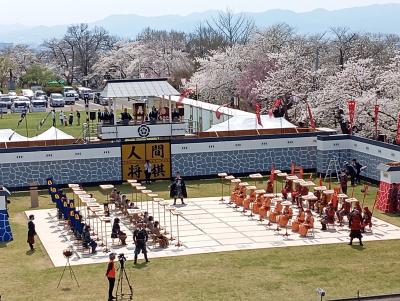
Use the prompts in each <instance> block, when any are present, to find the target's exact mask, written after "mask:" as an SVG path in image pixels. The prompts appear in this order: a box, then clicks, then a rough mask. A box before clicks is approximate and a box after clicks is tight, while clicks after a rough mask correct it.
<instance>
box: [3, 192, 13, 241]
mask: <svg viewBox="0 0 400 301" xmlns="http://www.w3.org/2000/svg"><path fill="white" fill-rule="evenodd" d="M10 195H11V194H10V192H9V191H8V190H7V189H6V188H5V187H0V242H7V241H12V240H13V235H12V232H11V227H10V223H9V221H8V214H7V197H9V196H10Z"/></svg>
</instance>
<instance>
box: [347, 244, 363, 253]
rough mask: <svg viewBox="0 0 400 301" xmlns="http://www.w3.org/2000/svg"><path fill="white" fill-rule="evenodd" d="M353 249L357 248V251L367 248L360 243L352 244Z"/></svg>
mask: <svg viewBox="0 0 400 301" xmlns="http://www.w3.org/2000/svg"><path fill="white" fill-rule="evenodd" d="M350 247H351V248H352V249H353V250H356V251H361V252H362V251H364V250H365V247H364V246H360V245H351V246H350Z"/></svg>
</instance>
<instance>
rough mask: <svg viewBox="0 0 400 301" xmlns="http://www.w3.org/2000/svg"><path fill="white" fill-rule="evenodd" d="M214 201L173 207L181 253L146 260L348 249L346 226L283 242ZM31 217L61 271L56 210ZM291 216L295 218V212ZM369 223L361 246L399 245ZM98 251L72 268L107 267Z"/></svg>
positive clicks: (396, 231)
mask: <svg viewBox="0 0 400 301" xmlns="http://www.w3.org/2000/svg"><path fill="white" fill-rule="evenodd" d="M218 200H219V198H217V197H215V198H203V199H188V200H187V206H177V208H178V210H179V211H181V212H182V214H183V217H180V218H179V234H180V241H181V243H182V246H181V247H179V248H178V247H176V246H175V243H176V240H174V241H172V242H171V245H170V246H169V247H168V248H167V249H159V248H153V247H152V246H151V244H149V258H157V257H168V256H179V255H192V254H202V253H212V252H224V251H237V250H249V249H262V248H274V247H289V246H306V245H320V244H332V243H347V242H348V240H349V230H348V227H347V226H346V225H345V226H344V227H342V228H340V227H338V226H337V225H336V226H335V229H330V230H328V231H321V230H319V228H320V223H319V221H316V223H315V226H316V229H315V233H314V237H307V238H301V237H299V235H298V234H296V233H292V232H290V231H289V234H290V236H289V237H285V236H283V235H282V234H283V233H284V231H280V233H278V232H276V231H274V229H275V228H276V225H273V226H271V227H267V226H266V222H265V221H264V222H263V223H260V222H259V221H257V220H256V219H257V218H256V217H254V218H251V217H249V216H248V215H244V214H242V213H241V212H240V211H235V210H234V209H233V208H231V207H229V206H228V205H227V204H223V203H221V202H219V201H218ZM146 209H147V208H146ZM149 212H150V214H153V216H154V217H155V220H159V221H160V222H161V225H166V226H167V230H168V231H170V228H171V226H170V225H171V224H172V234H173V236H174V237H175V236H176V235H177V225H176V217H173V218H172V220H171V221H170V219H169V213H168V211H167V214H166V219H165V221H164V213H163V211H162V209H160V216H159V214H158V208H157V206H156V204H154V210H153V209H152V206H151V203H150V204H149ZM29 214H35V223H36V231H37V233H38V235H39V238H40V239H41V241H42V243H43V245H44V247H45V248H46V250H47V253H48V254H49V256H50V258H51V260H52V262H53V264H54V265H55V266H63V265H64V264H65V258H64V257H63V255H62V251H63V250H64V249H66V248H67V247H68V246H70V245H71V240H70V239H71V236H70V234H68V232H67V231H65V230H64V228H63V227H62V226H59V223H58V221H57V219H56V218H54V217H55V215H56V209H50V210H35V211H26V215H27V216H29ZM294 214H295V215H296V210H295V212H294ZM295 215H294V216H295ZM372 222H373V231H372V233H366V234H364V241H367V242H368V241H373V240H389V239H400V228H398V227H396V226H394V225H391V224H389V223H386V222H384V221H381V220H378V219H376V218H373V219H372ZM92 223H93V221H92ZM99 225H100V224H99ZM99 227H100V226H99ZM92 228H93V227H92ZM99 229H100V228H99ZM121 230H122V231H124V232H125V233H127V234H128V240H127V243H128V246H126V247H121V246H117V245H112V246H111V238H110V235H111V224H108V225H107V236H108V243H109V245H110V246H111V249H112V251H113V252H116V253H125V254H126V255H127V257H128V259H133V251H134V245H133V239H132V231H131V230H129V229H128V228H127V224H125V225H122V227H121ZM99 232H100V231H99ZM99 236H100V235H99ZM99 238H101V237H99ZM357 243H358V242H356V244H357ZM98 251H99V252H98V253H97V254H96V255H89V254H82V253H81V252H75V253H74V256H73V257H72V259H71V264H73V265H79V264H91V263H99V262H106V261H107V258H108V257H107V256H108V255H107V254H106V253H104V252H102V248H101V247H98ZM140 256H142V255H140Z"/></svg>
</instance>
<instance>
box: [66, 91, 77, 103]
mask: <svg viewBox="0 0 400 301" xmlns="http://www.w3.org/2000/svg"><path fill="white" fill-rule="evenodd" d="M64 101H65V104H66V105H74V104H75V93H74V92H72V91H71V92H65V94H64Z"/></svg>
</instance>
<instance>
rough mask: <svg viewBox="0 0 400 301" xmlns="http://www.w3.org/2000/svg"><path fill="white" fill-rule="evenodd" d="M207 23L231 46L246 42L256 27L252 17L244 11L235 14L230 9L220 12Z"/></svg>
mask: <svg viewBox="0 0 400 301" xmlns="http://www.w3.org/2000/svg"><path fill="white" fill-rule="evenodd" d="M207 25H208V27H209V28H210V29H211V30H212V31H214V33H215V34H217V35H220V36H222V37H223V38H224V41H225V42H226V43H227V44H228V45H229V46H232V45H234V44H246V43H247V42H248V41H249V39H250V36H251V33H252V32H253V30H254V28H255V25H254V20H253V19H252V18H249V17H248V16H246V15H245V14H244V13H241V14H234V13H233V12H232V11H231V10H229V9H227V10H226V11H225V12H219V13H218V16H217V17H215V18H212V19H211V20H208V21H207Z"/></svg>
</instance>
